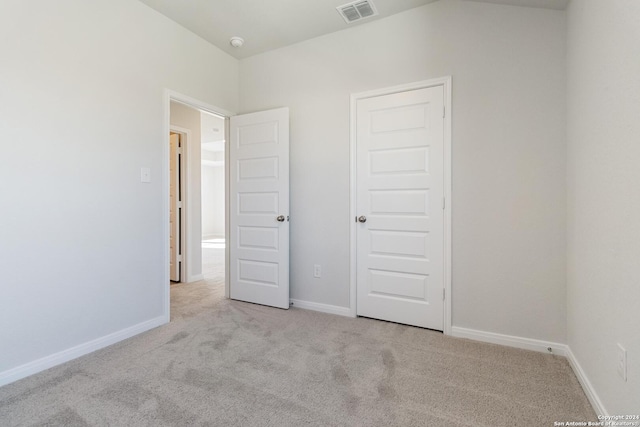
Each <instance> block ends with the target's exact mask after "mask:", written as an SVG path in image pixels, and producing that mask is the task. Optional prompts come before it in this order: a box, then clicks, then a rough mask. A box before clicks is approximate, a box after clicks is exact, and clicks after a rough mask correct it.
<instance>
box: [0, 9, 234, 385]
mask: <svg viewBox="0 0 640 427" xmlns="http://www.w3.org/2000/svg"><path fill="white" fill-rule="evenodd" d="M0 52H2V65H1V66H0V118H1V119H0V134H1V135H2V155H1V156H0V171H1V172H0V173H1V176H2V182H3V183H2V185H1V186H0V203H1V204H2V205H1V209H0V212H1V214H0V215H1V217H2V221H0V271H2V278H1V279H0V281H1V284H2V297H1V298H0V325H2V327H1V328H0V349H1V351H0V383H1V382H3V381H4V382H6V381H7V380H8V379H10V378H9V377H8V376H7V375H8V374H7V372H13V373H15V372H17V371H15V370H14V371H9V370H11V369H12V368H16V367H19V366H23V365H24V364H26V363H28V362H32V361H36V360H39V359H41V358H45V357H47V356H51V355H52V354H55V353H58V352H61V351H63V350H66V349H70V348H73V347H74V346H78V345H82V344H85V343H87V342H89V341H91V340H94V339H97V338H100V337H104V336H105V335H108V334H111V333H114V332H117V331H122V330H123V329H125V328H129V327H132V326H134V325H140V324H142V323H143V322H146V321H152V323H153V322H154V321H157V320H163V297H164V295H165V289H166V286H167V283H165V281H164V274H165V264H164V262H165V258H166V254H165V247H166V245H165V242H164V241H163V233H164V232H165V230H166V229H167V227H168V226H167V224H166V223H165V221H164V219H163V216H164V215H165V212H164V205H163V197H164V195H163V191H162V177H163V169H164V166H165V165H164V164H163V149H164V147H163V143H164V141H166V138H167V136H166V135H165V128H164V124H163V116H164V107H163V97H164V95H163V93H164V92H163V91H164V89H165V88H169V89H172V90H175V91H177V92H180V93H183V94H185V95H188V96H191V97H194V98H197V99H200V100H202V101H204V102H207V103H211V104H213V105H217V106H220V108H224V109H228V110H232V111H233V110H236V109H237V101H238V62H237V61H236V60H235V59H233V58H231V57H229V56H228V55H226V54H225V53H223V52H222V51H220V50H218V49H217V48H215V47H213V46H211V45H210V44H208V43H206V42H205V41H203V40H202V39H200V38H198V37H197V36H195V35H194V34H192V33H190V32H188V31H187V30H185V29H183V28H181V27H179V26H178V25H177V24H174V23H172V22H171V21H169V20H168V19H166V18H165V17H163V16H162V15H160V14H158V13H156V12H154V11H152V10H151V9H149V8H148V7H147V6H145V5H143V4H142V3H140V2H137V1H132V0H95V1H91V2H87V1H84V0H59V1H55V2H51V1H48V0H31V1H28V2H25V1H22V0H3V1H2V2H0ZM193 65H197V66H193ZM143 166H144V167H150V168H151V177H152V182H151V183H149V184H143V183H141V182H140V168H141V167H143ZM49 360H54V359H49ZM55 360H59V359H55ZM36 365H37V366H35V365H34V366H32V368H33V369H37V368H38V367H42V366H43V365H42V364H40V365H38V364H37V363H36ZM20 372H22V373H25V372H26V371H20ZM11 378H13V379H15V376H14V377H11Z"/></svg>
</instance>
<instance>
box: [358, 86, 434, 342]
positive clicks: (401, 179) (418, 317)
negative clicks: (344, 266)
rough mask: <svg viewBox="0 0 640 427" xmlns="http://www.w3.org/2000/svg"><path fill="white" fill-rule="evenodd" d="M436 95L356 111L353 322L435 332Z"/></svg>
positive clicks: (379, 102)
mask: <svg viewBox="0 0 640 427" xmlns="http://www.w3.org/2000/svg"><path fill="white" fill-rule="evenodd" d="M443 108H444V93H443V87H442V86H437V87H433V88H425V89H417V90H411V91H406V92H401V93H395V94H391V95H384V96H377V97H371V98H366V99H361V100H359V101H358V102H357V107H356V114H357V116H356V121H357V122H356V147H357V148H356V155H357V159H356V169H357V171H356V174H357V183H356V187H357V195H356V207H357V214H358V216H363V217H364V219H365V221H364V222H358V224H357V226H356V228H357V232H356V235H357V237H356V239H357V243H356V244H357V250H356V263H357V314H358V315H359V316H366V317H372V318H377V319H383V320H388V321H393V322H398V323H404V324H409V325H415V326H421V327H425V328H430V329H436V330H443V325H444V320H443V311H444V303H443V289H444V247H443V246H444V214H443V207H442V203H443V195H444V165H443V160H444V157H443V156H444V119H443Z"/></svg>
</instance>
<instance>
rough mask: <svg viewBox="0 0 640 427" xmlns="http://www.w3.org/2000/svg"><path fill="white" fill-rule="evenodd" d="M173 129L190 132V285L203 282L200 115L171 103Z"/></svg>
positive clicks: (188, 268) (188, 193) (187, 205)
mask: <svg viewBox="0 0 640 427" xmlns="http://www.w3.org/2000/svg"><path fill="white" fill-rule="evenodd" d="M170 111H171V115H170V119H169V122H170V124H171V125H172V126H178V127H179V128H182V129H187V130H189V131H190V132H189V136H188V137H187V142H186V144H185V147H186V149H185V148H183V153H184V154H186V157H185V159H186V171H187V172H186V176H185V178H186V180H187V181H186V185H185V188H186V197H185V200H186V209H185V212H186V215H185V217H186V220H187V222H186V224H187V227H186V233H185V234H186V236H183V238H186V248H185V252H186V257H185V258H186V259H185V261H186V267H187V277H186V281H187V282H193V281H195V280H201V279H202V243H201V239H200V236H201V235H202V200H201V198H200V191H201V174H200V140H201V138H200V111H198V110H196V109H194V108H190V107H188V106H186V105H184V104H180V103H179V102H171V104H170ZM189 138H190V139H189Z"/></svg>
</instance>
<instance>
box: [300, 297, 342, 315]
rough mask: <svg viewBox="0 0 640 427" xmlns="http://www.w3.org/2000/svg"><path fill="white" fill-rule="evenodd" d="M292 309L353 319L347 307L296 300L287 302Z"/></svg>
mask: <svg viewBox="0 0 640 427" xmlns="http://www.w3.org/2000/svg"><path fill="white" fill-rule="evenodd" d="M289 301H290V302H291V305H292V306H293V307H297V308H304V309H305V310H314V311H321V312H323V313H329V314H337V315H338V316H347V317H353V314H352V313H351V309H350V308H349V307H340V306H337V305H329V304H320V303H318V302H310V301H301V300H298V299H291V300H289Z"/></svg>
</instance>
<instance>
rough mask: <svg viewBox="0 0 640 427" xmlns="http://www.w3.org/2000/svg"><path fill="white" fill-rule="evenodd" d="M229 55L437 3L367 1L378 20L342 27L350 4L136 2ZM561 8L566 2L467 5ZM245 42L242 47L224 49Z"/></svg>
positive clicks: (307, 0)
mask: <svg viewBox="0 0 640 427" xmlns="http://www.w3.org/2000/svg"><path fill="white" fill-rule="evenodd" d="M140 1H141V2H142V3H145V4H146V5H148V6H150V7H151V8H153V9H155V10H157V11H158V12H160V13H162V14H163V15H165V16H167V17H168V18H170V19H172V20H173V21H175V22H177V23H178V24H180V25H182V26H183V27H185V28H187V29H189V30H191V31H192V32H194V33H195V34H197V35H199V36H200V37H202V38H203V39H205V40H207V41H209V42H210V43H212V44H214V45H215V46H217V47H219V48H220V49H222V50H224V51H225V52H227V53H228V54H230V55H232V56H234V57H236V58H238V59H242V58H246V57H249V56H252V55H256V54H259V53H262V52H266V51H269V50H273V49H277V48H280V47H283V46H288V45H291V44H294V43H298V42H301V41H303V40H307V39H311V38H314V37H318V36H321V35H324V34H328V33H332V32H335V31H339V30H343V29H345V28H349V27H353V26H356V25H362V24H365V23H367V22H371V21H374V20H376V19H380V18H384V17H386V16H390V15H394V14H396V13H399V12H402V11H405V10H408V9H412V8H414V7H418V6H422V5H425V4H427V3H433V2H434V1H437V0H372V1H373V3H374V5H375V7H376V8H377V10H378V13H379V14H378V15H377V16H373V17H370V18H367V19H363V20H361V21H357V22H354V23H351V24H347V23H345V21H344V20H343V18H342V17H341V16H340V14H339V13H338V12H337V11H336V7H337V6H340V5H342V4H345V3H350V2H351V1H350V0H179V1H178V0H140ZM471 1H483V2H487V3H502V4H512V5H516V6H527V7H541V8H549V9H565V8H566V6H567V3H568V1H569V0H471ZM233 36H239V37H242V38H244V40H245V44H244V46H243V47H241V48H234V47H232V46H231V45H230V44H229V39H230V38H231V37H233Z"/></svg>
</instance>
